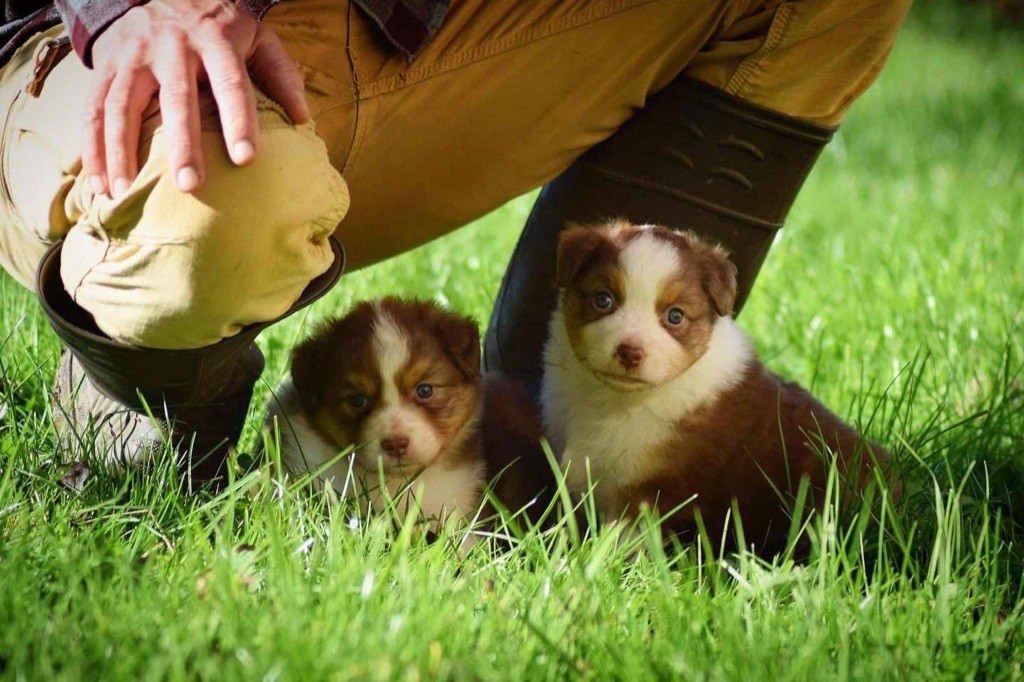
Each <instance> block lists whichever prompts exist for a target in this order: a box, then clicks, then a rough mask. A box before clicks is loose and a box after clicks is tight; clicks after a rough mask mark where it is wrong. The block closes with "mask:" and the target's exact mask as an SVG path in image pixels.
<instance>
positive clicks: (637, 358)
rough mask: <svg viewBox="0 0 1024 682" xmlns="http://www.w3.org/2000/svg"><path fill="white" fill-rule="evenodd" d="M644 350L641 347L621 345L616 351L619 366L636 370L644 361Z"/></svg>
mask: <svg viewBox="0 0 1024 682" xmlns="http://www.w3.org/2000/svg"><path fill="white" fill-rule="evenodd" d="M644 355H645V353H644V349H643V348H640V347H639V346H631V345H629V344H627V343H623V344H620V345H619V347H618V348H616V349H615V357H616V358H617V359H618V361H619V364H620V365H622V366H623V367H625V368H626V369H636V368H637V367H639V366H640V363H641V362H643V361H644Z"/></svg>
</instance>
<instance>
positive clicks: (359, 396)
mask: <svg viewBox="0 0 1024 682" xmlns="http://www.w3.org/2000/svg"><path fill="white" fill-rule="evenodd" d="M348 404H349V405H351V406H352V409H353V410H355V411H356V412H362V411H363V410H365V409H366V406H367V405H369V404H370V399H369V398H368V397H366V395H365V394H363V393H353V394H352V395H350V396H349V397H348Z"/></svg>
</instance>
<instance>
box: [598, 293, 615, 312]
mask: <svg viewBox="0 0 1024 682" xmlns="http://www.w3.org/2000/svg"><path fill="white" fill-rule="evenodd" d="M614 304H615V297H614V296H612V295H611V293H610V292H607V291H599V292H597V293H596V294H594V307H595V308H597V309H598V310H611V307H612V306H613V305H614Z"/></svg>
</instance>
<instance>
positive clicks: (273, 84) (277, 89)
mask: <svg viewBox="0 0 1024 682" xmlns="http://www.w3.org/2000/svg"><path fill="white" fill-rule="evenodd" d="M248 62H249V71H250V72H251V73H252V78H253V81H255V83H256V84H257V85H258V86H259V88H260V89H261V90H262V91H263V92H264V93H266V95H267V97H269V98H270V99H272V100H274V101H275V102H277V103H278V104H280V105H281V106H282V107H284V111H285V113H286V114H288V118H290V119H291V120H292V123H296V124H298V123H305V122H306V121H308V120H309V106H308V105H307V104H306V88H305V84H304V82H303V80H302V74H301V73H300V72H299V69H298V67H297V66H295V62H293V61H292V58H291V57H290V56H289V55H288V51H287V50H286V49H285V47H284V44H283V43H282V42H281V39H280V38H278V37H277V34H276V33H274V31H273V30H272V29H270V28H267V27H266V26H264V25H263V24H260V25H259V26H258V27H257V29H256V37H255V38H254V39H253V44H252V54H251V55H250V56H249V59H248Z"/></svg>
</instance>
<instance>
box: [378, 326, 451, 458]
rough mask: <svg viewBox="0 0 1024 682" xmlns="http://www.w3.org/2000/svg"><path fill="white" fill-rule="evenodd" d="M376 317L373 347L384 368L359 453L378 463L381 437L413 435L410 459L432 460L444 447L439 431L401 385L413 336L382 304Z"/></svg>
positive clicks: (379, 366)
mask: <svg viewBox="0 0 1024 682" xmlns="http://www.w3.org/2000/svg"><path fill="white" fill-rule="evenodd" d="M375 317H376V319H375V320H374V323H373V351H374V353H375V355H376V358H377V370H378V371H379V372H380V383H381V388H380V402H379V404H378V405H377V406H376V407H375V408H374V410H373V411H372V413H371V414H370V415H369V416H368V418H367V419H366V421H365V422H364V424H363V427H362V431H361V433H360V436H361V440H362V441H363V442H364V443H365V446H364V447H361V448H360V449H359V455H360V456H361V457H363V458H364V463H366V464H368V466H370V467H373V466H376V462H377V460H378V459H379V458H381V457H383V455H384V453H383V451H382V450H381V448H380V441H381V440H383V439H385V438H391V437H393V436H398V435H401V436H405V437H406V438H408V439H409V450H408V452H407V453H406V459H407V460H409V461H410V462H414V463H420V464H426V463H429V461H431V460H433V459H434V458H435V457H436V456H437V453H438V450H439V449H440V447H441V443H440V441H439V439H438V435H437V432H436V431H435V430H434V428H433V426H432V425H431V423H430V422H429V420H428V419H427V418H426V416H425V415H424V414H423V413H422V412H421V411H420V410H418V409H417V408H416V407H414V406H412V405H410V404H408V403H407V402H405V401H404V400H403V399H402V398H403V396H402V393H401V391H399V388H398V377H399V374H400V373H401V372H402V370H403V369H405V366H406V365H408V364H409V359H410V358H411V357H412V353H413V352H414V351H413V349H412V348H410V347H409V337H408V335H406V333H405V331H404V330H403V329H402V328H401V327H400V326H399V325H398V323H397V322H396V321H395V320H394V318H392V317H391V316H390V315H389V314H388V313H387V311H385V310H383V309H382V308H381V307H380V306H378V307H377V308H376V316H375Z"/></svg>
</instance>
